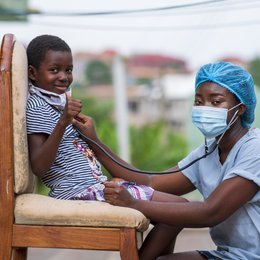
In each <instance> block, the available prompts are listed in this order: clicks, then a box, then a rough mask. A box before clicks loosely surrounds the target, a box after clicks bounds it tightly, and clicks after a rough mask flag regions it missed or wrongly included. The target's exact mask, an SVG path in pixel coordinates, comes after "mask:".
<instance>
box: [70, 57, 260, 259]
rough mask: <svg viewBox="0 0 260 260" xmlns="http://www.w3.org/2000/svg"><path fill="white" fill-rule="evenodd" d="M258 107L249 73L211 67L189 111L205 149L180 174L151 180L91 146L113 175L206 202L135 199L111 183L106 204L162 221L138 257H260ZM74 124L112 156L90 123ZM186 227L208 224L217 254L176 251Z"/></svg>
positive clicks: (199, 78)
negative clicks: (196, 196) (196, 195)
mask: <svg viewBox="0 0 260 260" xmlns="http://www.w3.org/2000/svg"><path fill="white" fill-rule="evenodd" d="M255 106H256V97H255V92H254V83H253V79H252V77H251V75H250V74H249V73H248V72H247V71H246V70H245V69H243V68H241V67H239V66H236V65H234V64H232V63H228V62H216V63H211V64H206V65H204V66H202V67H201V68H200V69H199V71H198V73H197V75H196V80H195V101H194V107H193V109H192V120H193V123H194V124H195V125H196V126H197V127H198V128H199V129H200V131H201V132H202V133H203V135H204V136H205V145H204V144H203V145H201V146H200V147H198V148H197V149H196V150H194V151H193V152H191V153H190V154H189V155H188V156H187V157H186V158H184V159H183V160H182V161H180V162H179V164H178V167H176V169H177V170H178V171H177V172H176V173H172V174H168V175H154V176H148V175H144V174H140V173H134V172H131V171H129V170H127V169H122V168H120V167H119V166H117V165H116V164H115V163H114V162H113V161H111V160H110V159H109V158H108V157H106V156H105V155H104V154H103V153H102V152H101V151H100V150H98V148H97V147H95V146H94V145H92V144H90V145H91V146H92V148H93V149H94V151H95V153H96V155H97V157H98V158H99V160H100V161H101V163H102V164H103V165H104V166H105V167H106V168H107V170H108V171H110V172H113V175H114V176H119V177H121V178H124V179H126V180H132V181H135V182H137V183H138V184H145V185H149V186H151V187H152V188H154V189H155V190H158V191H161V192H166V193H171V194H174V195H176V196H180V195H183V194H186V193H188V192H191V191H193V190H195V189H198V190H199V191H200V192H201V194H202V195H203V197H204V200H203V201H201V202H187V201H185V202H182V201H181V202H155V201H142V200H139V201H137V200H136V199H134V198H132V197H131V196H130V194H129V193H128V192H127V191H126V190H125V189H123V188H122V187H119V186H118V185H117V184H115V183H106V184H105V186H106V189H105V198H106V201H107V202H109V203H111V204H113V205H118V206H125V207H131V208H135V209H137V210H139V211H141V212H142V213H143V214H144V215H145V216H147V217H148V218H150V219H151V220H152V221H153V222H155V223H157V224H155V227H154V229H153V230H152V231H151V232H150V234H149V235H148V237H147V238H146V240H145V241H144V244H143V246H142V248H141V249H140V259H155V258H156V257H159V256H160V257H159V259H185V260H186V259H193V260H196V259H247V260H248V259H251V260H252V259H260V228H259V227H260V223H259V222H260V192H259V186H260V131H259V129H251V125H252V123H253V121H254V110H255ZM74 125H75V126H76V127H77V128H79V129H80V130H81V131H82V132H83V133H84V134H86V135H88V136H89V137H91V138H92V139H94V140H95V141H97V142H98V143H99V144H100V145H102V146H103V148H105V149H106V150H107V151H109V152H110V153H111V154H113V153H112V152H111V151H110V150H109V149H108V148H107V147H106V146H105V145H104V144H102V143H101V142H100V141H99V140H98V138H97V136H96V134H95V131H94V128H93V124H92V120H91V119H90V118H88V117H85V116H82V117H81V122H78V121H76V120H74ZM204 153H207V156H205V158H203V159H201V160H198V161H197V162H195V163H194V164H192V166H190V167H188V168H186V169H182V168H183V166H185V165H187V164H189V163H190V162H192V161H193V160H196V159H197V158H199V157H201V156H202V155H203V154H204ZM186 227H189V228H201V227H210V235H211V237H212V239H213V241H214V243H215V244H216V246H217V249H216V250H212V251H192V252H182V253H172V252H173V248H174V243H175V239H176V237H177V235H178V234H179V232H180V231H181V230H182V229H183V228H186Z"/></svg>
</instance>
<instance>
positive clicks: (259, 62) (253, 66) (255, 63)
mask: <svg viewBox="0 0 260 260" xmlns="http://www.w3.org/2000/svg"><path fill="white" fill-rule="evenodd" d="M248 70H249V72H250V73H251V75H252V77H253V79H254V82H255V84H256V85H257V86H258V87H260V58H259V57H257V58H255V59H253V60H252V61H250V62H249V68H248Z"/></svg>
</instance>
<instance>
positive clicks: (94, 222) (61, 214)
mask: <svg viewBox="0 0 260 260" xmlns="http://www.w3.org/2000/svg"><path fill="white" fill-rule="evenodd" d="M15 223H17V224H35V225H65V226H89V227H136V228H137V230H138V231H144V230H146V229H147V228H148V225H149V221H148V220H147V218H146V217H145V216H144V215H143V214H142V213H141V212H139V211H137V210H135V209H131V208H123V207H118V206H112V205H110V204H108V203H106V202H99V201H82V200H77V201H75V200H74V201H73V200H58V199H54V198H51V197H47V196H44V195H39V194H23V195H19V196H17V198H16V202H15Z"/></svg>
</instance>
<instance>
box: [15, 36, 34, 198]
mask: <svg viewBox="0 0 260 260" xmlns="http://www.w3.org/2000/svg"><path fill="white" fill-rule="evenodd" d="M27 71H28V70H27V56H26V51H25V47H24V46H23V45H22V44H21V43H20V42H17V41H14V46H13V56H12V101H13V102H12V108H13V109H12V116H13V142H14V143H13V146H14V192H15V193H16V194H21V193H25V192H32V191H33V188H34V184H35V177H34V175H33V174H32V171H31V169H30V164H29V156H28V143H27V131H26V102H27V98H28V72H27Z"/></svg>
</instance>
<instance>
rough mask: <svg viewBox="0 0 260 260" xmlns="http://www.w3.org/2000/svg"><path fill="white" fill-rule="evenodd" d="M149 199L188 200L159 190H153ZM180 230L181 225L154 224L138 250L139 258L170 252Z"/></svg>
mask: <svg viewBox="0 0 260 260" xmlns="http://www.w3.org/2000/svg"><path fill="white" fill-rule="evenodd" d="M151 200H153V201H161V202H188V200H186V199H184V198H182V197H179V196H176V195H172V194H168V193H163V192H159V191H154V193H153V196H152V199H151ZM181 230H182V227H174V226H169V225H166V224H162V223H157V224H155V226H154V228H153V229H152V230H151V232H150V233H149V234H148V235H147V237H146V239H145V241H144V243H143V245H142V247H141V249H140V251H139V257H140V260H143V259H156V257H159V256H161V255H167V254H171V253H172V252H173V250H174V246H175V241H176V237H177V235H178V234H179V233H180V231H181Z"/></svg>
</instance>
